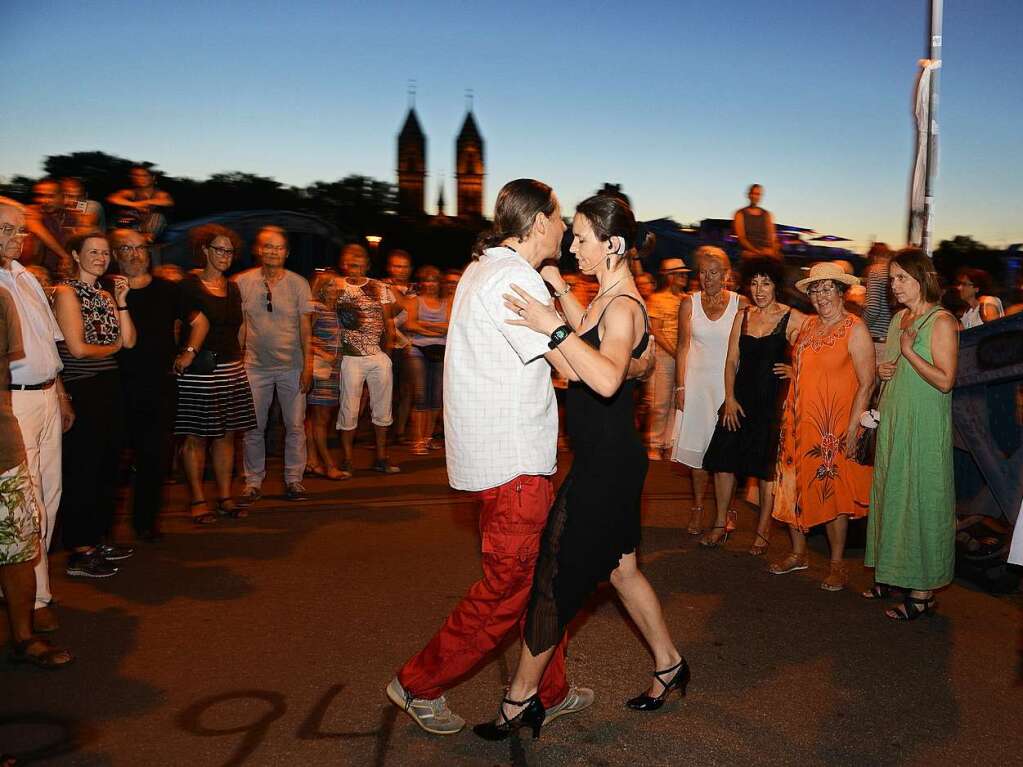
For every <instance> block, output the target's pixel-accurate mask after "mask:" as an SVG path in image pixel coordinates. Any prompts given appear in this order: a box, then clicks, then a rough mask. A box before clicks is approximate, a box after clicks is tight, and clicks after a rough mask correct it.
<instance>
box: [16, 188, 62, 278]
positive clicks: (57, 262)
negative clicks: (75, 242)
mask: <svg viewBox="0 0 1023 767" xmlns="http://www.w3.org/2000/svg"><path fill="white" fill-rule="evenodd" d="M32 196H33V199H34V202H33V203H32V204H31V205H29V206H27V208H26V209H25V214H26V215H25V226H26V228H27V229H28V233H29V235H30V236H29V237H28V238H26V241H25V243H24V246H23V247H22V254H21V258H22V261H23V262H24V264H25V266H28V265H30V264H39V265H40V266H42V267H43V268H44V269H46V271H48V272H49V273H50V279H52V280H54V281H56V280H61V279H63V278H64V277H65V276H67V275H68V274H69V273H70V270H71V257H70V256H69V255H68V254H67V251H66V250H65V249H64V243H65V242H66V241H67V239H68V237H70V236H71V235H72V234H74V218H73V216H71V214H70V213H68V211H67V208H65V207H64V195H63V193H62V192H61V191H60V184H59V183H58V182H57V180H56V179H53V178H44V179H40V180H39V181H37V182H36V184H35V186H33V187H32Z"/></svg>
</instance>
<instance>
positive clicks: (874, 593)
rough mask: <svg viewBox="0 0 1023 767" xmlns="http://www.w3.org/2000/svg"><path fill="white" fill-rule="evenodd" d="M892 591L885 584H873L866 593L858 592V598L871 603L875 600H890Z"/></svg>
mask: <svg viewBox="0 0 1023 767" xmlns="http://www.w3.org/2000/svg"><path fill="white" fill-rule="evenodd" d="M894 590H895V589H893V588H892V587H891V586H889V585H888V584H887V583H875V584H874V585H873V586H871V587H870V588H869V589H867V590H866V591H862V592H860V596H861V597H863V598H864V599H869V600H871V601H873V600H875V599H891V598H892V596H893V595H892V592H893V591H894Z"/></svg>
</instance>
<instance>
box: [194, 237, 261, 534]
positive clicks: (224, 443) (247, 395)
mask: <svg viewBox="0 0 1023 767" xmlns="http://www.w3.org/2000/svg"><path fill="white" fill-rule="evenodd" d="M189 238H190V240H191V241H192V245H193V248H194V251H195V253H196V256H197V258H198V259H199V260H200V263H201V266H202V268H200V269H198V270H196V271H194V272H192V273H191V274H190V275H189V276H188V277H186V278H185V279H184V280H182V282H181V288H180V299H181V307H180V313H181V324H182V331H181V344H182V346H183V347H184V349H183V350H182V352H181V353H180V354H179V355H178V356H177V357H176V358H175V359H174V372H175V373H177V374H178V409H177V417H176V418H175V422H174V433H175V434H177V435H183V436H184V437H185V445H184V448H183V450H182V459H183V460H182V463H184V465H185V477H186V478H187V479H188V489H189V492H190V494H191V499H192V500H191V505H190V511H191V516H192V521H193V522H194V523H195V524H197V525H208V524H212V523H214V522H216V521H217V518H216V517H215V516H214V511H213V510H211V508H210V506H209V504H207V502H206V495H205V488H204V486H203V478H204V476H205V465H206V442H207V440H209V441H211V442H212V443H213V444H212V448H211V450H210V453H211V454H212V457H213V478H214V480H215V481H216V486H217V504H216V514H218V515H220V516H224V517H231V518H234V519H237V518H239V517H245V516H248V512H247V511H246V510H245V509H244V508H243V507H241V506H239V505H238V504H236V503H235V502H234V500H233V499H232V493H231V473H232V470H233V468H234V442H235V432H239V431H247V430H249V429H254V428H256V411H255V409H254V407H253V404H252V390H251V389H250V388H249V379H248V376H246V375H245V368H244V367H243V366H242V344H241V342H240V339H239V335H240V334H239V330H240V329H241V328H242V327H243V325H244V317H243V315H242V298H241V293H240V292H239V291H238V286H237V285H236V284H235V283H234V282H232V281H230V280H228V279H227V277H226V276H225V275H224V272H226V271H227V270H228V269H229V268H230V267H231V262H232V261H233V260H234V257H235V255H236V254H238V253H240V252H241V246H242V242H241V239H240V238H239V237H238V235H237V234H235V233H234V232H233V231H232V230H230V229H228V228H226V227H223V226H220V225H218V224H203V225H202V226H199V227H196V228H195V229H192V230H191V231H190V232H189Z"/></svg>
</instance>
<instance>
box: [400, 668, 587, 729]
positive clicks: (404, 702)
mask: <svg viewBox="0 0 1023 767" xmlns="http://www.w3.org/2000/svg"><path fill="white" fill-rule="evenodd" d="M590 695H591V701H592V695H593V694H592V693H590ZM387 697H388V698H389V699H390V701H391V703H393V704H394V705H396V706H397V707H398V708H400V709H401V710H402V711H404V712H405V713H406V714H408V715H409V716H410V717H412V721H414V722H415V723H416V724H418V725H419V726H420V727H422V728H423V729H424V730H426V731H427V732H429V733H433V734H434V735H454V734H455V733H457V732H459V731H461V729H462V728H463V727H465V720H464V719H462V717H460V716H458V714H455V713H454V712H452V710H451V709H450V708H448V702H447V700H446V699H445V698H444V696H443V695H441V696H440V697H439V698H433V699H432V700H427V699H426V698H413V697H412V695H411V693H409V692H408V691H407V690H406V689H405V688H404V687H402V686H401V682H399V681H398V677H394V679H392V680H391V682H390V684H388V685H387ZM569 697H571V692H570V693H569ZM566 700H567V698H566ZM548 716H550V714H548Z"/></svg>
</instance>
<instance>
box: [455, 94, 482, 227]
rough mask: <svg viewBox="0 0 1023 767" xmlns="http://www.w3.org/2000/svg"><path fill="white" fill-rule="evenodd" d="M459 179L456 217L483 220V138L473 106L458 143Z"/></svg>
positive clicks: (463, 125) (456, 157)
mask: <svg viewBox="0 0 1023 767" xmlns="http://www.w3.org/2000/svg"><path fill="white" fill-rule="evenodd" d="M455 167H456V169H457V170H456V171H455V179H456V185H457V187H458V198H457V201H456V202H457V207H456V211H455V212H456V214H457V215H458V216H459V218H471V219H474V218H482V217H483V176H484V167H485V166H484V161H483V137H482V136H480V131H479V128H478V127H476V120H475V118H474V117H473V114H472V106H471V105H470V106H469V112H468V114H466V116H465V122H464V123H462V130H461V131H460V132H459V134H458V138H457V139H456V141H455Z"/></svg>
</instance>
